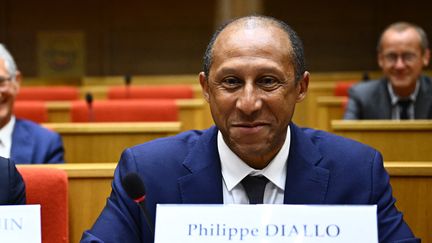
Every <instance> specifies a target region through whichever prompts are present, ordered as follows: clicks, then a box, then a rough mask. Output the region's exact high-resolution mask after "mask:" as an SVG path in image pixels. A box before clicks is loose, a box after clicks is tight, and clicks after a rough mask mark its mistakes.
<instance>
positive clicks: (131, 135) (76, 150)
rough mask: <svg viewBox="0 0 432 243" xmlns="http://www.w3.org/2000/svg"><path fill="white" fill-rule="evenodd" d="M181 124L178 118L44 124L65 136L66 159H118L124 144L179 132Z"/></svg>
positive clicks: (94, 160)
mask: <svg viewBox="0 0 432 243" xmlns="http://www.w3.org/2000/svg"><path fill="white" fill-rule="evenodd" d="M180 125H181V124H180V123H179V122H135V123H45V124H43V126H45V127H47V128H49V129H52V130H54V131H56V132H58V133H59V134H60V135H61V136H62V138H63V143H64V148H65V159H66V162H67V163H83V162H89V163H101V162H117V161H118V160H119V158H120V155H121V153H122V152H123V150H124V149H125V148H127V147H131V146H134V145H137V144H140V143H143V142H147V141H150V140H153V139H156V138H160V137H166V136H172V135H175V134H177V133H179V132H180Z"/></svg>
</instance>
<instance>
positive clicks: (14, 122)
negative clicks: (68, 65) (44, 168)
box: [0, 44, 64, 164]
mask: <svg viewBox="0 0 432 243" xmlns="http://www.w3.org/2000/svg"><path fill="white" fill-rule="evenodd" d="M20 83H21V73H20V72H19V71H18V70H17V66H16V64H15V61H14V59H13V57H12V55H11V54H10V53H9V52H8V50H7V49H6V48H5V47H4V46H3V45H2V44H0V156H3V157H5V158H11V159H12V160H13V161H14V162H16V163H17V164H40V163H64V158H63V157H64V149H63V142H62V140H61V137H60V135H59V134H57V133H55V132H53V131H50V130H48V129H46V128H43V127H41V126H40V125H38V124H36V123H33V122H31V121H28V120H24V119H17V118H16V117H15V116H14V114H13V106H14V102H15V97H16V95H17V94H18V91H19V87H20Z"/></svg>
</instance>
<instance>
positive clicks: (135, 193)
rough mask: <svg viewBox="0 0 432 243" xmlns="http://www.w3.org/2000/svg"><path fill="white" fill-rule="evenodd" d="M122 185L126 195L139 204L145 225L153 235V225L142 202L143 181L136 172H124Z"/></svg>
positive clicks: (143, 199) (143, 193) (143, 192)
mask: <svg viewBox="0 0 432 243" xmlns="http://www.w3.org/2000/svg"><path fill="white" fill-rule="evenodd" d="M122 186H123V188H124V189H125V191H126V193H127V194H128V196H129V197H130V198H131V199H132V200H134V201H135V202H136V203H137V204H138V205H139V207H140V209H141V212H142V213H143V215H144V218H145V220H146V221H147V226H148V227H149V229H150V232H151V233H152V234H153V235H154V225H153V223H152V221H151V220H150V214H149V212H148V211H147V208H146V206H145V202H144V201H145V194H146V190H145V187H144V183H143V181H142V180H141V178H140V177H139V175H138V174H137V173H135V172H130V173H128V174H126V176H125V177H123V179H122Z"/></svg>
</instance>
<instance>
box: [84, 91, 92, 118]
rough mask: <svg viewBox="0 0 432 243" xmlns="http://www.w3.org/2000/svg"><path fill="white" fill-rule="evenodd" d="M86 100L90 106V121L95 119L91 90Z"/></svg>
mask: <svg viewBox="0 0 432 243" xmlns="http://www.w3.org/2000/svg"><path fill="white" fill-rule="evenodd" d="M85 100H86V103H87V106H88V108H89V116H88V120H89V122H92V121H93V120H94V117H93V95H92V94H91V93H90V92H88V93H86V96H85Z"/></svg>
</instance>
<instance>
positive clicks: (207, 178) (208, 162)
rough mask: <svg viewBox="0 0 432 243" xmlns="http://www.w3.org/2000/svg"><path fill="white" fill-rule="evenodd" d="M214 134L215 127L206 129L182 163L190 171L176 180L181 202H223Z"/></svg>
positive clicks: (220, 174)
mask: <svg viewBox="0 0 432 243" xmlns="http://www.w3.org/2000/svg"><path fill="white" fill-rule="evenodd" d="M216 135H217V129H216V127H212V128H210V129H209V130H207V131H206V132H205V133H204V134H203V135H202V136H201V137H200V139H199V140H198V141H197V142H196V145H195V147H194V148H193V149H192V151H191V152H190V153H189V155H188V156H187V157H186V159H185V161H184V163H183V165H184V166H185V167H186V168H187V169H188V170H189V171H190V172H191V173H190V174H188V175H186V176H183V177H181V178H179V180H178V184H179V188H180V193H181V197H182V202H183V203H203V204H220V203H223V195H222V172H221V165H220V159H219V153H218V150H217V136H216Z"/></svg>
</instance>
